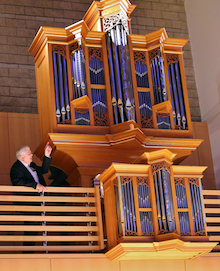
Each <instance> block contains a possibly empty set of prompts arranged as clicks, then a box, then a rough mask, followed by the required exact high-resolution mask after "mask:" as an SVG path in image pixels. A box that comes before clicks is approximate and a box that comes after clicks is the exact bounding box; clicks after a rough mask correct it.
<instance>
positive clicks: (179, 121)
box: [170, 63, 181, 126]
mask: <svg viewBox="0 0 220 271" xmlns="http://www.w3.org/2000/svg"><path fill="white" fill-rule="evenodd" d="M174 65H175V64H174V63H171V64H170V68H171V75H172V76H171V79H172V87H173V92H174V102H175V106H176V113H177V122H178V125H179V126H181V117H180V109H179V97H178V93H177V89H176V80H175V78H176V76H175V71H174Z"/></svg>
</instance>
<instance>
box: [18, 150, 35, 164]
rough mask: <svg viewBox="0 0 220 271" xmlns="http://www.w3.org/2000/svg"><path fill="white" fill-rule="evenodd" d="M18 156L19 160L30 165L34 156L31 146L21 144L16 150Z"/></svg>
mask: <svg viewBox="0 0 220 271" xmlns="http://www.w3.org/2000/svg"><path fill="white" fill-rule="evenodd" d="M16 157H17V159H18V160H21V161H23V162H25V163H27V164H28V165H29V164H30V163H31V162H32V157H33V154H32V152H31V149H30V147H28V146H21V147H20V148H19V149H18V150H17V151H16Z"/></svg>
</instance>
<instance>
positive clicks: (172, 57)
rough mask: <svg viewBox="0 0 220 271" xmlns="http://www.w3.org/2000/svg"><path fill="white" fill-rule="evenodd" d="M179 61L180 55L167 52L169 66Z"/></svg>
mask: <svg viewBox="0 0 220 271" xmlns="http://www.w3.org/2000/svg"><path fill="white" fill-rule="evenodd" d="M178 61H179V56H178V55H171V54H167V66H169V65H170V64H171V63H176V62H178Z"/></svg>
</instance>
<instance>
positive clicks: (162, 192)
mask: <svg viewBox="0 0 220 271" xmlns="http://www.w3.org/2000/svg"><path fill="white" fill-rule="evenodd" d="M158 178H159V187H160V202H161V209H162V223H163V229H164V230H167V221H166V209H165V208H166V206H165V200H166V199H165V195H164V191H163V189H164V187H163V176H162V172H161V170H159V171H158Z"/></svg>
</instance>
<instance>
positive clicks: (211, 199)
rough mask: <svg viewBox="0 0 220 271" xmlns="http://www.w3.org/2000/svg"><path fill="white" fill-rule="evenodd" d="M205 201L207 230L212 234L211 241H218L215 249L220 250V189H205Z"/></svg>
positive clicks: (203, 192)
mask: <svg viewBox="0 0 220 271" xmlns="http://www.w3.org/2000/svg"><path fill="white" fill-rule="evenodd" d="M202 194H203V203H204V212H205V215H206V219H205V220H206V231H207V234H209V235H210V237H209V241H210V242H218V244H217V245H216V246H215V248H214V251H220V245H219V241H220V235H219V233H220V226H219V223H220V218H219V214H220V209H219V204H220V200H219V196H220V191H219V190H203V191H202Z"/></svg>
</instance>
